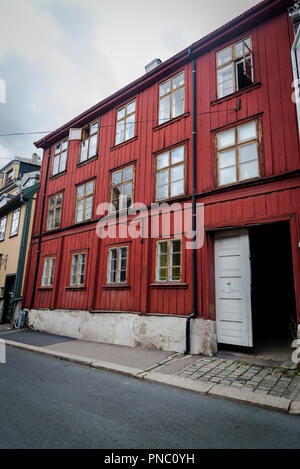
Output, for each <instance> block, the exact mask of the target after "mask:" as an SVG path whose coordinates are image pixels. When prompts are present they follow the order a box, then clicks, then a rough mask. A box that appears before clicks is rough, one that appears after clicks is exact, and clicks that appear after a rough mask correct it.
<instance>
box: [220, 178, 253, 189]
mask: <svg viewBox="0 0 300 469" xmlns="http://www.w3.org/2000/svg"><path fill="white" fill-rule="evenodd" d="M260 179H261V177H259V176H258V177H255V178H249V179H245V180H244V181H237V182H231V183H230V184H222V185H220V186H217V187H216V189H215V190H218V189H219V190H222V189H232V188H234V187H242V186H245V185H246V184H247V183H248V182H255V181H259V180H260Z"/></svg>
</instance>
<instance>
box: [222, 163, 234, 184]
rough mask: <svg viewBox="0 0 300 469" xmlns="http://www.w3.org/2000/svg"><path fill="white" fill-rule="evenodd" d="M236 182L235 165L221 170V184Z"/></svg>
mask: <svg viewBox="0 0 300 469" xmlns="http://www.w3.org/2000/svg"><path fill="white" fill-rule="evenodd" d="M232 182H236V169H235V166H233V167H231V168H225V169H221V170H220V185H222V184H230V183H232Z"/></svg>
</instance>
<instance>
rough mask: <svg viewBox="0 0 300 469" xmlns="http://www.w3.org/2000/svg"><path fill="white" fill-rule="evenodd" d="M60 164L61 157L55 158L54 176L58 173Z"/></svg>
mask: <svg viewBox="0 0 300 469" xmlns="http://www.w3.org/2000/svg"><path fill="white" fill-rule="evenodd" d="M58 164H59V156H55V157H54V160H53V172H52V174H57V173H58Z"/></svg>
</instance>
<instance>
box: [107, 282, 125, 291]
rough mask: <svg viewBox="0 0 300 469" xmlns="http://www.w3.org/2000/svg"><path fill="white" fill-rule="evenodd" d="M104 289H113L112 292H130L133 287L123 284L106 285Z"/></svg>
mask: <svg viewBox="0 0 300 469" xmlns="http://www.w3.org/2000/svg"><path fill="white" fill-rule="evenodd" d="M102 288H105V289H107V290H109V289H112V290H130V288H131V285H129V284H128V283H126V284H124V285H122V284H121V283H115V284H113V283H112V284H111V285H110V284H106V285H102Z"/></svg>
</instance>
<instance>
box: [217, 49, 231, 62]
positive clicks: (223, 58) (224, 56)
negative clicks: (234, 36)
mask: <svg viewBox="0 0 300 469" xmlns="http://www.w3.org/2000/svg"><path fill="white" fill-rule="evenodd" d="M217 57H218V60H217V63H218V67H220V66H221V65H224V64H226V63H227V62H230V61H231V60H232V53H231V47H227V49H224V50H221V52H218V54H217Z"/></svg>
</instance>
